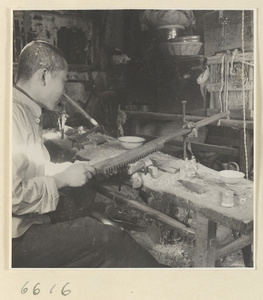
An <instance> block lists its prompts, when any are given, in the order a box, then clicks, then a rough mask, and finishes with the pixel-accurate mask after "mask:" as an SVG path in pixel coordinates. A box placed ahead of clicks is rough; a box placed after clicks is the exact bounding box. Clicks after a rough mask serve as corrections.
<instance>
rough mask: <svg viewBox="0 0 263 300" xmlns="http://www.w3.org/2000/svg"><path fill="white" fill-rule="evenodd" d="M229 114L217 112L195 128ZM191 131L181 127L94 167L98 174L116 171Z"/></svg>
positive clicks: (195, 125)
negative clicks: (174, 131)
mask: <svg viewBox="0 0 263 300" xmlns="http://www.w3.org/2000/svg"><path fill="white" fill-rule="evenodd" d="M229 115H230V112H229V111H225V112H222V113H219V114H216V115H214V116H211V117H208V118H204V119H203V120H201V121H199V122H197V123H193V124H194V128H196V129H198V128H200V127H203V126H206V125H208V124H211V123H213V122H216V121H218V120H219V119H222V118H224V117H227V116H229ZM190 132H192V128H181V129H180V130H178V131H177V132H176V133H173V134H171V135H168V136H160V137H159V138H157V139H155V140H152V141H150V142H148V143H146V144H144V145H142V146H140V147H138V148H135V149H132V150H129V151H126V152H124V153H121V154H120V155H117V156H115V157H111V158H108V159H106V160H104V161H100V162H98V163H96V164H94V165H93V167H94V168H95V169H96V170H97V173H98V174H111V173H114V172H116V171H117V169H118V168H122V167H124V166H127V165H128V164H130V163H133V162H136V161H138V160H140V159H142V158H144V157H146V156H147V155H149V154H151V153H153V152H155V151H158V150H161V149H162V148H164V144H165V143H167V142H169V141H172V140H174V139H176V138H177V137H180V136H184V135H186V134H189V133H190Z"/></svg>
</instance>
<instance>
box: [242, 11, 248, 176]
mask: <svg viewBox="0 0 263 300" xmlns="http://www.w3.org/2000/svg"><path fill="white" fill-rule="evenodd" d="M244 14H245V13H244V10H242V53H243V59H242V94H243V133H244V150H245V163H246V178H247V179H248V156H247V132H246V125H247V124H246V101H245V78H244V59H245V50H244V48H245V46H244Z"/></svg>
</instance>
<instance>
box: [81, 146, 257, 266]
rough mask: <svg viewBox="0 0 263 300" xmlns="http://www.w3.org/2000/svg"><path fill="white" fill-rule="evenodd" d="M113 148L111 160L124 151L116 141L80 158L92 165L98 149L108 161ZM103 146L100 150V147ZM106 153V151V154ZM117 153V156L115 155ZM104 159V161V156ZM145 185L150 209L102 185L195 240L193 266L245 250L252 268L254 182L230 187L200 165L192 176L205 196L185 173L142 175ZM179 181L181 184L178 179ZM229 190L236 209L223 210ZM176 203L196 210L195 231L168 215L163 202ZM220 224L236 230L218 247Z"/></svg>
mask: <svg viewBox="0 0 263 300" xmlns="http://www.w3.org/2000/svg"><path fill="white" fill-rule="evenodd" d="M111 147H112V148H113V149H115V150H113V151H112V152H111V153H112V157H114V156H115V155H118V154H120V153H122V152H123V151H127V150H123V149H121V147H120V145H117V144H116V143H111V144H106V145H105V144H104V145H100V146H98V147H97V148H96V149H94V150H95V152H94V150H93V151H91V150H89V151H85V150H82V151H81V152H80V153H79V154H80V156H81V157H82V159H85V158H87V159H88V160H90V164H91V165H92V163H93V161H94V162H97V161H98V160H97V159H96V157H98V154H99V153H100V151H102V153H103V154H104V155H102V156H100V157H101V158H100V160H102V159H105V158H108V157H109V155H108V154H107V155H106V156H105V154H106V152H107V151H110V148H111ZM100 148H101V149H100ZM105 151H106V152H105ZM114 151H115V152H114ZM103 156H104V158H103ZM149 158H151V159H154V160H155V161H159V163H160V164H163V165H169V166H172V167H173V168H175V169H180V168H181V167H182V165H183V164H184V163H185V162H184V161H182V160H179V159H176V158H172V157H171V156H169V155H166V154H163V153H161V152H156V153H154V154H151V155H149ZM140 176H141V178H142V182H143V186H142V189H143V190H144V191H145V192H147V193H149V194H150V195H151V196H152V199H154V200H152V201H151V202H150V203H149V205H146V204H145V205H144V204H141V203H138V202H136V201H134V200H133V199H127V198H125V195H121V193H115V194H114V195H113V194H112V193H111V191H110V190H108V191H107V188H105V187H102V188H101V189H99V192H101V193H102V194H104V195H106V196H108V197H111V198H112V199H115V200H122V201H124V202H126V203H128V204H129V205H131V206H133V207H136V208H137V209H140V210H142V211H144V212H146V214H149V215H151V216H153V217H156V218H157V219H159V220H161V221H163V222H165V223H167V224H169V225H171V226H174V227H175V228H176V229H178V230H179V231H180V233H183V234H184V233H185V234H186V235H188V236H189V235H194V236H195V256H194V265H195V267H214V266H215V261H216V260H217V259H218V258H220V257H223V256H226V255H227V254H230V253H232V252H235V251H237V250H239V249H242V251H243V256H244V262H245V265H246V266H249V267H251V266H252V265H253V263H252V253H251V245H252V243H253V214H254V210H253V207H254V205H253V182H251V181H249V180H246V179H242V181H241V182H240V183H239V184H238V185H236V186H231V187H230V186H226V185H225V184H224V183H223V182H222V181H221V179H220V177H219V173H218V172H217V171H214V170H212V169H209V168H207V167H205V166H203V165H201V164H197V170H196V172H195V175H194V176H192V177H190V178H184V179H187V180H190V181H191V182H192V183H196V184H197V185H198V186H201V187H202V192H201V193H198V192H193V191H192V190H191V189H188V188H187V187H185V185H182V184H181V183H180V179H182V174H181V173H180V172H177V173H175V174H170V173H167V172H162V171H159V177H158V178H153V177H152V176H151V175H150V174H149V173H147V174H144V173H143V172H141V173H140ZM178 179H179V180H178ZM226 190H232V191H233V192H234V202H235V204H234V207H231V208H228V207H223V206H221V200H222V193H223V192H225V191H226ZM163 203H165V206H166V207H167V205H168V206H169V205H173V206H177V207H181V208H186V209H190V210H193V211H194V212H195V225H194V227H193V228H188V227H186V226H185V225H184V224H181V223H180V222H178V221H177V220H174V219H173V218H172V217H171V216H168V215H166V212H165V210H164V209H163V208H162V207H164V206H163V205H162V204H163ZM218 225H222V226H225V227H227V228H229V229H230V230H233V232H235V239H234V240H233V241H231V242H230V243H227V244H225V245H219V244H218V243H217V241H216V235H217V228H218Z"/></svg>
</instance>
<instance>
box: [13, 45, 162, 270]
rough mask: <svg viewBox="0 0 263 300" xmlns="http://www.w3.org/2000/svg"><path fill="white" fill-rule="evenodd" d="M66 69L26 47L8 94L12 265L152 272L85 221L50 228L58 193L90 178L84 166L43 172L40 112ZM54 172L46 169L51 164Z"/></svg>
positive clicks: (119, 241)
mask: <svg viewBox="0 0 263 300" xmlns="http://www.w3.org/2000/svg"><path fill="white" fill-rule="evenodd" d="M67 70H68V65H67V62H66V60H65V58H64V55H63V53H62V52H61V51H60V50H59V49H57V48H56V47H54V46H53V45H51V44H49V43H47V42H44V41H34V42H31V43H29V44H28V45H26V47H25V48H24V49H23V50H22V52H21V54H20V58H19V64H18V73H17V79H16V84H15V86H14V88H13V149H12V159H13V173H12V176H13V180H12V181H13V186H12V221H13V224H12V234H13V240H12V265H13V267H23V268H34V267H38V268H42V267H44V268H59V267H78V268H88V267H160V266H161V265H160V264H159V263H158V262H157V261H156V260H155V259H154V258H153V257H152V256H151V255H150V254H149V253H148V252H146V251H145V250H144V249H143V248H142V247H141V246H139V245H138V244H137V243H136V242H135V241H134V240H133V239H132V238H131V237H130V236H129V235H128V234H126V233H125V232H124V231H121V230H120V229H117V228H115V227H114V226H108V225H103V224H102V223H100V222H98V221H96V220H95V219H92V218H90V217H87V216H85V217H81V218H78V219H75V220H70V221H65V222H57V223H55V224H53V223H52V224H51V222H50V218H49V216H48V213H49V212H52V211H54V210H56V207H57V204H58V200H59V193H58V190H59V189H61V188H62V187H66V186H70V187H80V186H83V185H85V184H87V182H88V181H89V180H90V179H91V178H92V176H94V175H95V170H94V168H92V167H91V166H89V165H87V164H85V163H74V164H70V165H67V166H66V168H65V166H64V165H61V166H59V165H56V168H57V170H58V172H57V173H54V172H53V173H48V170H49V169H50V168H48V167H47V166H48V165H49V166H50V165H52V164H51V163H50V162H49V163H48V164H47V162H48V161H49V155H48V152H47V150H46V148H45V146H44V144H43V140H42V136H41V121H40V120H41V109H42V108H45V109H48V110H53V109H54V108H55V106H56V105H57V103H58V101H59V99H60V97H61V96H62V93H63V90H64V86H65V83H66V80H67ZM53 166H54V165H53Z"/></svg>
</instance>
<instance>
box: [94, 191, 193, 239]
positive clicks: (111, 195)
mask: <svg viewBox="0 0 263 300" xmlns="http://www.w3.org/2000/svg"><path fill="white" fill-rule="evenodd" d="M98 193H100V194H102V195H103V196H105V197H108V198H110V199H113V200H117V201H119V202H121V203H125V204H128V205H129V206H132V207H134V208H137V209H139V210H141V211H143V212H145V213H146V214H147V215H149V216H150V217H154V218H156V219H157V220H159V221H162V222H164V223H165V224H168V225H170V226H172V227H174V228H176V229H177V230H178V231H179V232H180V233H182V234H183V235H187V236H190V237H194V236H195V231H194V230H193V229H191V228H188V227H186V226H185V225H184V224H182V223H180V222H178V221H176V220H175V219H173V218H171V217H169V216H167V215H166V214H164V213H162V212H160V211H157V210H155V209H153V208H151V207H149V206H147V205H145V204H142V203H140V202H138V201H135V200H132V199H129V198H127V197H125V196H124V195H122V194H121V193H114V192H112V191H109V190H108V189H107V188H105V187H102V186H100V187H99V188H98Z"/></svg>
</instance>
